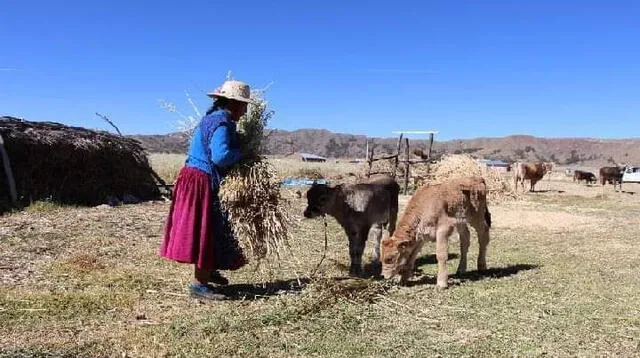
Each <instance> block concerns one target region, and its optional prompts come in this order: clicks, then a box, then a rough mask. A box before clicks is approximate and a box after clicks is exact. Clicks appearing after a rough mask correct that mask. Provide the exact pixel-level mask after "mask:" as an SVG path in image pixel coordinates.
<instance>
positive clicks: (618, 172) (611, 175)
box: [600, 167, 625, 190]
mask: <svg viewBox="0 0 640 358" xmlns="http://www.w3.org/2000/svg"><path fill="white" fill-rule="evenodd" d="M624 169H625V168H624V167H602V168H600V184H602V185H603V186H604V185H605V184H606V183H609V184H613V190H616V185H620V190H622V174H624Z"/></svg>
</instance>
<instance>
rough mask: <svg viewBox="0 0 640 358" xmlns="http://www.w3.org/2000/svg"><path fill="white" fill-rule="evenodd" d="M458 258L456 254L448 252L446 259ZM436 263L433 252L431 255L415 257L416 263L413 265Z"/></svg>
mask: <svg viewBox="0 0 640 358" xmlns="http://www.w3.org/2000/svg"><path fill="white" fill-rule="evenodd" d="M457 258H458V254H451V253H450V254H449V256H448V257H447V260H454V259H457ZM437 263H438V259H437V258H436V255H435V254H431V255H424V256H422V257H418V258H417V259H416V264H415V267H420V266H422V265H435V264H437Z"/></svg>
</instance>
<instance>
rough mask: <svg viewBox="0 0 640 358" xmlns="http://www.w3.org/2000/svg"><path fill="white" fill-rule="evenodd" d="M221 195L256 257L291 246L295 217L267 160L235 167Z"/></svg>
mask: <svg viewBox="0 0 640 358" xmlns="http://www.w3.org/2000/svg"><path fill="white" fill-rule="evenodd" d="M220 196H221V198H222V203H223V205H224V207H225V208H226V209H227V210H228V211H229V217H230V219H231V222H232V223H233V231H234V233H235V234H236V236H237V237H238V238H240V239H241V241H242V242H243V246H244V247H245V249H248V250H249V252H250V253H251V255H252V256H253V257H255V258H258V259H260V258H264V257H265V256H267V255H269V254H273V253H275V254H276V255H279V254H280V249H281V248H288V247H289V242H288V239H289V228H290V226H291V225H293V220H292V218H291V216H290V215H289V211H288V210H287V209H288V203H287V202H286V201H285V199H284V198H283V197H282V196H281V193H280V182H279V181H278V180H276V173H275V171H274V170H273V168H272V167H271V166H270V165H269V164H268V163H267V162H265V161H254V162H252V163H250V164H243V165H240V166H238V167H237V168H235V169H234V170H233V171H232V172H231V173H230V174H229V175H228V176H227V177H226V178H225V180H224V182H223V184H222V185H221V187H220Z"/></svg>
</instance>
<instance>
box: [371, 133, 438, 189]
mask: <svg viewBox="0 0 640 358" xmlns="http://www.w3.org/2000/svg"><path fill="white" fill-rule="evenodd" d="M402 139H403V134H400V137H399V138H398V145H397V146H396V154H392V155H386V156H382V157H378V158H376V157H375V156H374V150H375V145H373V142H372V145H369V141H368V140H367V165H368V169H367V177H370V176H371V175H373V174H381V173H382V172H372V168H373V163H374V162H377V161H380V160H393V163H394V165H393V172H392V173H391V176H392V177H393V178H396V177H397V174H398V166H399V165H400V164H403V165H404V194H405V195H406V194H407V193H408V190H409V178H410V172H411V166H412V165H415V164H427V166H428V165H429V162H430V161H431V149H432V148H433V133H431V134H429V147H428V150H427V153H423V152H422V151H419V150H416V151H414V154H416V155H418V156H419V157H420V159H411V158H410V157H409V155H410V153H411V151H410V147H409V138H404V159H401V158H400V157H401V154H400V153H401V150H402ZM385 173H386V172H385Z"/></svg>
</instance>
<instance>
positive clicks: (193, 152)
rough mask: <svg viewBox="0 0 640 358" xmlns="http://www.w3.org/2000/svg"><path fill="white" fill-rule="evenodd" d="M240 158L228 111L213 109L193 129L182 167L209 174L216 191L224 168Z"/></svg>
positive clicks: (224, 171) (234, 131)
mask: <svg viewBox="0 0 640 358" xmlns="http://www.w3.org/2000/svg"><path fill="white" fill-rule="evenodd" d="M207 138H208V139H207ZM207 157H208V158H207ZM240 157H241V152H240V147H239V143H238V139H237V133H236V124H235V123H234V122H233V121H232V120H231V116H230V115H229V112H227V111H226V110H217V111H215V112H213V113H211V114H209V115H206V116H204V117H202V120H200V124H198V127H196V129H195V130H194V132H193V136H192V138H191V143H190V145H189V152H188V153H187V160H186V163H185V165H187V166H189V167H192V168H196V169H199V170H201V171H203V172H205V173H207V174H209V175H210V176H211V184H212V186H213V188H212V189H213V190H214V191H217V188H218V185H219V184H220V181H221V180H222V178H223V177H224V175H225V173H226V171H227V169H228V168H229V167H230V166H231V165H233V164H235V163H237V162H238V161H239V160H240Z"/></svg>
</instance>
